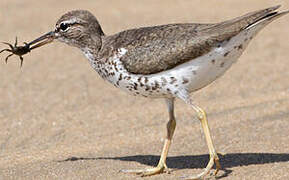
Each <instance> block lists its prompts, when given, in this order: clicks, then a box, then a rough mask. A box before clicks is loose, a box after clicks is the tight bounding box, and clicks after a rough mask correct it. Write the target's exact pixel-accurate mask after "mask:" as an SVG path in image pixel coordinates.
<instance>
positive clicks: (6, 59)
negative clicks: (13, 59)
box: [5, 54, 13, 64]
mask: <svg viewBox="0 0 289 180" xmlns="http://www.w3.org/2000/svg"><path fill="white" fill-rule="evenodd" d="M12 55H13V54H9V55H8V56H7V57H6V58H5V62H6V64H7V62H8V58H9V57H10V56H12Z"/></svg>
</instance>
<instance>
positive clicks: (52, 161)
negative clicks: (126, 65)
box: [0, 0, 289, 180]
mask: <svg viewBox="0 0 289 180" xmlns="http://www.w3.org/2000/svg"><path fill="white" fill-rule="evenodd" d="M276 4H282V9H284V10H285V9H287V10H288V9H289V2H288V1H286V0H280V1H274V0H258V1H251V0H242V1H232V0H222V1H220V0H210V1H202V0H195V1H185V0H183V1H181V0H178V1H176V0H162V1H154V0H148V1H133V0H131V1H129V0H122V1H111V2H108V1H105V0H98V1H90V0H83V1H76V0H74V1H68V0H63V1H56V0H50V1H37V0H30V1H19V0H1V3H0V11H1V13H0V27H1V28H0V41H7V42H13V41H14V38H15V36H16V35H17V36H18V38H19V41H20V42H23V41H30V40H33V39H34V38H36V37H39V36H40V35H42V34H44V33H46V32H48V31H51V30H53V29H54V24H55V22H56V20H57V19H58V18H59V17H60V16H61V15H62V14H63V13H65V12H67V11H68V10H72V9H88V10H90V11H91V12H93V13H94V14H95V15H96V17H97V18H98V19H99V21H100V23H101V25H102V27H103V29H104V31H105V32H106V33H107V34H113V33H116V32H119V31H121V30H124V29H129V28H134V27H140V26H149V25H157V24H167V23H175V22H219V21H222V20H227V19H230V18H232V17H236V16H240V15H243V14H245V13H247V12H249V11H254V10H258V9H262V8H265V7H269V6H273V5H276ZM288 22H289V16H286V17H283V18H281V19H279V20H277V21H275V22H273V23H272V24H270V25H269V26H267V27H266V28H265V29H264V30H263V31H262V32H260V33H259V34H258V36H257V37H256V38H255V39H254V40H253V41H252V42H251V44H250V45H249V47H248V48H247V50H246V51H245V53H244V54H243V55H242V57H241V58H240V59H239V61H238V62H237V63H236V64H235V65H234V66H233V67H232V68H231V69H230V70H228V72H227V73H226V74H225V75H224V76H223V77H221V78H220V79H218V80H217V81H215V82H214V83H213V84H211V85H210V86H208V87H206V88H204V89H202V90H200V91H198V92H196V93H194V94H192V99H193V100H194V101H195V102H196V103H197V104H198V105H200V106H201V107H203V108H204V109H205V110H206V111H207V113H208V119H209V124H210V128H211V131H212V136H213V140H214V144H215V146H216V149H217V151H219V152H222V153H223V155H220V158H221V164H222V166H223V169H222V170H221V171H220V173H219V177H220V178H221V179H288V178H289V163H288V162H289V143H288V142H289V129H288V127H289V80H288V78H289V64H288V63H289V62H288V57H289V44H288V39H289V33H288V31H289V29H288ZM4 47H6V46H5V45H0V48H1V49H2V48H4ZM5 57H6V54H4V53H3V54H1V55H0V59H1V62H0V179H1V180H2V179H4V180H6V179H29V180H30V179H148V180H150V179H179V177H180V176H182V175H193V174H196V173H199V172H201V171H202V168H204V167H205V165H206V163H207V162H208V149H207V146H206V143H205V139H204V135H203V134H202V130H201V128H200V123H199V121H198V119H197V118H196V116H195V113H194V112H193V111H192V109H190V108H189V107H188V106H187V105H185V104H184V103H183V102H181V101H179V100H178V101H177V102H176V117H177V128H176V131H175V136H174V139H173V144H172V147H171V149H170V152H169V157H168V159H167V165H168V166H169V167H170V168H172V169H173V171H172V172H171V173H170V174H161V175H155V176H152V177H146V178H140V177H138V176H135V175H131V174H123V173H120V172H119V170H120V169H138V168H148V167H150V166H154V165H156V164H157V162H158V159H159V155H160V152H161V148H162V144H163V141H164V137H165V135H166V122H167V120H168V115H167V110H166V106H165V104H164V101H163V100H161V99H153V100H151V99H145V98H137V97H133V96H130V95H127V94H126V93H125V92H122V91H120V90H119V89H117V88H115V87H113V86H112V85H110V84H108V83H106V82H104V81H103V80H102V79H101V78H100V77H99V76H98V75H97V74H96V73H95V72H94V70H93V69H92V68H91V67H90V66H89V63H88V61H87V60H86V59H85V58H84V56H83V55H82V53H81V52H80V51H79V50H78V49H75V48H71V47H69V46H67V45H64V44H61V43H53V44H51V45H47V46H45V47H42V48H41V49H37V50H35V51H33V52H32V53H31V54H29V55H25V56H24V66H23V68H22V69H20V68H19V60H18V57H16V56H15V57H11V58H10V60H9V62H8V64H7V65H6V64H5V62H4V59H5Z"/></svg>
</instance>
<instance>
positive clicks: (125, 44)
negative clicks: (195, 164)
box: [28, 5, 289, 179]
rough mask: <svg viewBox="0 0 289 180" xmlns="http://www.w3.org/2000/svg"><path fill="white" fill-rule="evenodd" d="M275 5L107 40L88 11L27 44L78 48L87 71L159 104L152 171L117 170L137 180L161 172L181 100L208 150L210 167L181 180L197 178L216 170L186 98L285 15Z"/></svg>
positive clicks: (67, 18)
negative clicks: (161, 120) (157, 150)
mask: <svg viewBox="0 0 289 180" xmlns="http://www.w3.org/2000/svg"><path fill="white" fill-rule="evenodd" d="M278 8H280V5H278V6H274V7H269V8H266V9H262V10H257V11H254V12H250V13H247V14H245V15H243V16H240V17H237V18H233V19H230V20H226V21H223V22H219V23H211V24H202V23H176V24H165V25H156V26H150V27H139V28H134V29H128V30H124V31H121V32H119V33H116V34H112V35H106V34H105V33H104V31H103V30H102V28H101V26H100V23H99V22H98V20H97V19H96V17H95V16H94V15H93V14H92V13H91V12H89V11H87V10H72V11H69V12H67V13H65V14H64V15H62V16H61V17H60V19H59V20H58V21H57V22H56V25H55V30H53V31H51V32H48V33H46V34H44V35H42V36H40V37H39V38H37V39H35V40H33V41H31V42H30V43H28V45H29V46H30V45H35V44H36V45H35V46H34V47H37V48H38V47H41V46H43V45H45V44H48V43H51V42H53V41H54V40H58V41H60V42H64V43H66V44H68V45H70V46H73V47H77V48H79V49H80V50H81V51H82V52H83V54H84V55H85V57H86V58H87V59H88V61H89V63H90V65H91V66H92V68H93V69H94V70H95V71H96V72H97V73H98V74H99V75H100V76H101V77H102V78H103V79H104V80H105V81H108V82H109V83H111V84H113V85H114V86H115V87H117V88H119V89H121V90H124V91H126V92H127V93H129V94H131V95H134V96H140V97H147V98H160V99H164V100H165V102H166V105H167V109H168V116H169V120H168V122H167V135H166V138H165V142H164V145H163V149H162V152H161V156H160V160H159V162H158V164H157V166H156V167H153V168H149V169H143V170H138V169H137V170H122V172H125V173H135V174H138V175H141V176H151V175H156V174H159V173H163V172H166V171H167V169H168V167H167V165H166V158H167V155H168V152H169V147H170V145H171V143H172V138H173V134H174V131H175V127H176V119H175V115H174V102H175V100H176V99H180V100H181V101H183V102H184V103H185V104H187V105H188V106H190V107H191V108H192V110H194V111H195V112H196V115H197V117H198V119H199V120H200V123H201V125H202V129H203V133H204V135H205V139H206V143H207V146H208V149H209V155H210V158H209V162H208V163H207V165H206V167H205V169H204V170H202V172H201V173H199V174H196V175H193V176H186V179H202V178H204V177H205V176H207V175H208V174H209V173H210V171H211V170H212V169H213V166H214V164H215V166H216V168H215V172H214V175H217V173H218V171H219V170H220V169H221V165H220V162H219V157H218V154H217V151H216V149H215V147H214V144H213V141H212V138H211V133H210V128H209V125H208V120H207V117H206V112H205V110H203V109H202V108H201V107H199V106H198V105H197V104H196V103H195V102H194V101H193V100H192V98H191V97H190V94H192V93H194V92H196V91H198V90H200V89H202V88H203V87H206V86H207V85H209V84H211V83H212V82H213V81H215V80H216V79H218V78H219V77H220V76H222V75H223V74H224V73H225V72H226V71H227V70H228V69H229V68H230V67H231V66H232V64H234V63H235V62H236V61H237V60H238V59H239V57H240V56H241V54H242V53H243V52H244V50H245V49H246V47H247V46H248V44H249V42H250V41H251V40H252V39H253V38H254V37H255V36H256V34H257V33H258V32H259V31H260V30H261V29H263V28H264V27H265V26H266V25H268V24H269V23H270V22H272V21H274V20H276V19H277V18H279V17H281V16H283V15H285V14H287V13H289V11H288V10H287V11H283V12H279V11H277V9H278Z"/></svg>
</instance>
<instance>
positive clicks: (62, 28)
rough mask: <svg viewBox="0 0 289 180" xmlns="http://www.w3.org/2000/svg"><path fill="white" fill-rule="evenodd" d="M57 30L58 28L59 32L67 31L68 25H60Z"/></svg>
mask: <svg viewBox="0 0 289 180" xmlns="http://www.w3.org/2000/svg"><path fill="white" fill-rule="evenodd" d="M59 28H60V30H61V31H66V30H67V29H68V24H66V23H61V24H60V27H59Z"/></svg>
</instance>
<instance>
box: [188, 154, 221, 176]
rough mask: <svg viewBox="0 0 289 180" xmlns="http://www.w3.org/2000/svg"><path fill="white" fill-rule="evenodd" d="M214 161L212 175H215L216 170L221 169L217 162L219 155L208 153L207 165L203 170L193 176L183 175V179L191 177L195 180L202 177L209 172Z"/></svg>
mask: <svg viewBox="0 0 289 180" xmlns="http://www.w3.org/2000/svg"><path fill="white" fill-rule="evenodd" d="M214 163H215V164H216V170H215V172H214V176H216V175H217V173H218V171H219V170H220V169H221V165H220V162H219V157H218V155H217V153H213V154H212V155H210V161H209V163H208V164H207V167H206V168H205V169H204V170H203V172H201V173H199V174H197V175H195V176H183V177H182V178H184V179H191V180H197V179H204V177H205V176H206V175H207V174H209V172H210V170H211V169H212V168H213V166H214Z"/></svg>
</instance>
